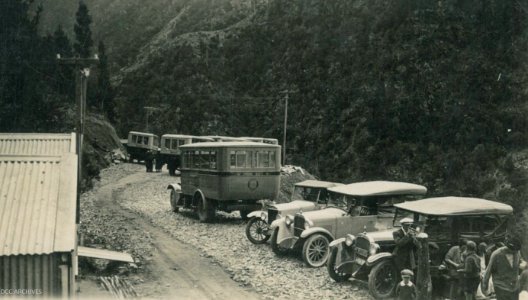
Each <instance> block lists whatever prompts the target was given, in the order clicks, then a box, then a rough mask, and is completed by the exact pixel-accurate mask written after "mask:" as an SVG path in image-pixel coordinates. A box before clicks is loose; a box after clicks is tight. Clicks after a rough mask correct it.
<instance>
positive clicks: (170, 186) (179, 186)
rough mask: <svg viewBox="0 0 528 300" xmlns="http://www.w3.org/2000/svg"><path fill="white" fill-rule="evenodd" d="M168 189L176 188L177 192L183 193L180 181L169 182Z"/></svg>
mask: <svg viewBox="0 0 528 300" xmlns="http://www.w3.org/2000/svg"><path fill="white" fill-rule="evenodd" d="M167 190H174V191H175V192H176V193H181V185H180V184H179V183H172V184H169V186H167Z"/></svg>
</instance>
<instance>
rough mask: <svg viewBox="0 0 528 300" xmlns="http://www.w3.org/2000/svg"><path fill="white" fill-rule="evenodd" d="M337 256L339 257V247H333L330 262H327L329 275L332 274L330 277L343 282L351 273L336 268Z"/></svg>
mask: <svg viewBox="0 0 528 300" xmlns="http://www.w3.org/2000/svg"><path fill="white" fill-rule="evenodd" d="M336 258H337V248H333V249H332V251H331V252H330V256H329V257H328V262H327V263H326V267H327V269H328V275H330V278H332V279H333V280H335V281H336V282H343V281H347V280H348V279H349V278H350V276H351V274H347V273H339V272H338V271H337V269H336Z"/></svg>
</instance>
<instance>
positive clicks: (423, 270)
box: [416, 232, 433, 300]
mask: <svg viewBox="0 0 528 300" xmlns="http://www.w3.org/2000/svg"><path fill="white" fill-rule="evenodd" d="M416 238H417V240H418V251H417V254H418V268H417V271H416V272H417V273H418V274H417V276H416V288H417V299H421V300H428V299H431V296H432V291H433V286H432V283H431V273H430V266H429V242H428V241H427V239H428V235H427V233H425V232H422V233H419V234H418V235H417V236H416Z"/></svg>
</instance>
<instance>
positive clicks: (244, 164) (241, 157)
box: [229, 150, 252, 169]
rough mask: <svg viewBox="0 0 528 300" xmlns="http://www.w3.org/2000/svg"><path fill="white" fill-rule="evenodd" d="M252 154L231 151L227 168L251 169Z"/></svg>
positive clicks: (242, 151)
mask: <svg viewBox="0 0 528 300" xmlns="http://www.w3.org/2000/svg"><path fill="white" fill-rule="evenodd" d="M251 155H252V152H250V151H245V150H231V151H230V152H229V166H230V167H231V168H237V169H244V168H251V165H252V157H251Z"/></svg>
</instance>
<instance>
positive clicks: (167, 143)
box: [165, 139, 171, 149]
mask: <svg viewBox="0 0 528 300" xmlns="http://www.w3.org/2000/svg"><path fill="white" fill-rule="evenodd" d="M170 143H171V140H170V139H166V140H165V148H167V149H170Z"/></svg>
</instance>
